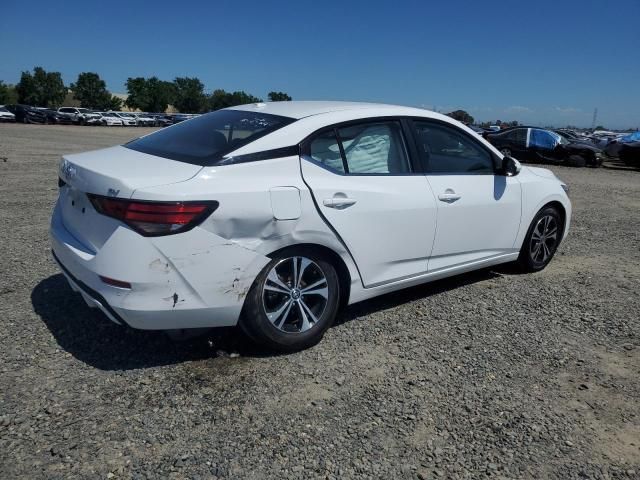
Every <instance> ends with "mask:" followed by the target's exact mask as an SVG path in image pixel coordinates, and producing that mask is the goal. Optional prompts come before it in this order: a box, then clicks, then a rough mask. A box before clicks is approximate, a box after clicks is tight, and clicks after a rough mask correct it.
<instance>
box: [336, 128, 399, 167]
mask: <svg viewBox="0 0 640 480" xmlns="http://www.w3.org/2000/svg"><path fill="white" fill-rule="evenodd" d="M338 135H339V136H340V140H341V141H342V148H343V149H344V154H345V158H346V159H347V167H348V168H349V173H389V174H398V173H409V161H408V158H407V153H406V150H405V148H404V143H403V141H402V133H401V131H400V125H399V124H398V123H397V122H384V123H366V124H362V125H354V126H352V127H346V128H340V129H338Z"/></svg>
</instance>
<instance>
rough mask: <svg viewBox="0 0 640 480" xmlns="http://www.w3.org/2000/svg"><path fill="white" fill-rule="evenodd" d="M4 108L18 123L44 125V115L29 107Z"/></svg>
mask: <svg viewBox="0 0 640 480" xmlns="http://www.w3.org/2000/svg"><path fill="white" fill-rule="evenodd" d="M5 108H6V109H7V110H9V111H10V112H11V113H13V114H14V115H15V116H16V122H19V123H46V118H47V117H46V115H45V114H44V113H42V112H41V111H40V110H38V109H37V108H33V107H30V106H29V105H21V104H13V105H5Z"/></svg>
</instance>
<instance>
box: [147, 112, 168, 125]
mask: <svg viewBox="0 0 640 480" xmlns="http://www.w3.org/2000/svg"><path fill="white" fill-rule="evenodd" d="M151 116H152V117H153V126H154V127H168V126H169V125H173V119H172V118H171V115H166V114H164V113H154V114H152V115H151Z"/></svg>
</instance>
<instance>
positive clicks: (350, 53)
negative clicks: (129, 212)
mask: <svg viewBox="0 0 640 480" xmlns="http://www.w3.org/2000/svg"><path fill="white" fill-rule="evenodd" d="M0 17H2V18H3V20H4V21H3V22H2V27H1V28H0V59H1V61H0V80H4V81H5V82H8V83H15V82H17V81H18V80H19V78H20V72H21V71H22V70H30V69H31V68H33V67H34V66H36V65H40V66H42V67H44V68H45V69H47V70H56V71H60V72H62V74H63V78H64V80H65V82H67V83H70V82H73V81H75V79H76V77H77V75H78V73H80V72H83V71H95V72H97V73H99V74H100V76H101V77H102V78H104V79H105V80H106V82H107V86H108V88H109V89H110V90H111V91H113V92H116V93H122V92H125V88H124V82H125V81H126V79H127V77H129V76H152V75H156V76H158V77H160V78H162V79H167V80H172V79H173V78H174V77H176V76H197V77H199V78H200V79H201V80H202V81H203V82H204V84H205V85H206V87H207V89H214V88H224V89H226V90H245V91H247V92H249V93H252V94H255V95H257V96H260V97H265V98H266V94H267V92H269V91H270V90H283V91H286V92H288V93H289V94H290V95H292V96H293V97H294V99H299V100H303V99H304V100H324V99H335V100H364V101H379V102H388V103H398V104H404V105H413V106H424V107H427V108H433V107H435V108H436V109H437V110H441V111H450V110H453V109H457V108H462V109H465V110H467V111H469V112H470V113H471V114H472V115H474V116H475V117H476V118H477V119H479V120H492V119H493V120H495V119H497V118H499V119H501V120H519V121H523V122H528V123H533V124H547V123H551V124H555V125H558V126H559V125H566V124H577V125H579V126H589V125H590V124H591V117H592V114H593V109H594V107H598V123H602V124H604V125H606V126H609V127H610V128H627V127H640V88H639V86H640V27H639V26H638V25H639V24H638V19H639V18H640V0H619V1H617V0H611V1H609V2H604V1H590V0H582V1H577V0H564V1H561V0H556V1H546V0H538V1H535V2H523V1H515V0H510V1H500V2H497V1H495V2H486V1H485V2H478V1H467V2H463V1H456V0H448V1H446V2H442V1H401V0H397V1H393V2H392V1H388V2H377V1H362V2H360V1H351V2H347V1H344V0H342V1H329V0H323V1H321V2H319V1H306V0H299V1H290V2H284V1H282V2H280V1H273V2H271V1H269V2H268V1H255V2H254V1H251V0H244V1H242V2H238V1H191V2H190V1H187V0H183V1H176V0H169V1H165V0H155V1H149V2H142V1H130V0H129V1H120V0H109V1H107V2H91V1H87V0H82V1H76V0H66V1H64V2H52V1H50V0H29V1H25V0H3V2H2V5H1V6H0Z"/></svg>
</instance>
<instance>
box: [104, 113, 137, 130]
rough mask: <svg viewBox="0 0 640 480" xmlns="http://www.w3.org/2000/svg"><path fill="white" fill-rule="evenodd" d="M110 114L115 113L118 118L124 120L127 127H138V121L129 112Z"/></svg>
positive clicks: (123, 122)
mask: <svg viewBox="0 0 640 480" xmlns="http://www.w3.org/2000/svg"><path fill="white" fill-rule="evenodd" d="M109 113H113V114H114V115H115V116H116V117H118V118H119V119H120V120H122V124H123V125H124V126H125V127H137V126H138V119H137V118H136V117H135V116H134V115H133V114H132V113H129V112H109Z"/></svg>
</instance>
